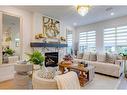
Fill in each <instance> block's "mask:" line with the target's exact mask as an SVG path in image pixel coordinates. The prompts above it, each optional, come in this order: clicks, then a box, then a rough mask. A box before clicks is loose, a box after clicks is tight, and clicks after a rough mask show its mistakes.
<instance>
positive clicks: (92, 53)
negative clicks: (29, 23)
mask: <svg viewBox="0 0 127 95" xmlns="http://www.w3.org/2000/svg"><path fill="white" fill-rule="evenodd" d="M96 60H97V55H96V53H95V52H91V53H90V61H96Z"/></svg>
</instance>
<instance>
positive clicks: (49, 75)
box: [38, 70, 54, 79]
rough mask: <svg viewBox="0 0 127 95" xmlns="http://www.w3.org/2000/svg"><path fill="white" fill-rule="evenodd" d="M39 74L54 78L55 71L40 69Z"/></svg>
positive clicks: (41, 76) (43, 76)
mask: <svg viewBox="0 0 127 95" xmlns="http://www.w3.org/2000/svg"><path fill="white" fill-rule="evenodd" d="M38 76H39V77H40V78H45V79H53V78H54V73H53V72H51V71H42V70H40V71H39V72H38Z"/></svg>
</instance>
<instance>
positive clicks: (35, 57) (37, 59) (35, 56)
mask: <svg viewBox="0 0 127 95" xmlns="http://www.w3.org/2000/svg"><path fill="white" fill-rule="evenodd" d="M27 55H28V56H29V60H28V61H29V62H31V63H33V64H35V65H40V67H41V69H42V67H43V66H44V64H43V63H44V61H45V57H44V56H43V55H42V54H41V52H39V51H34V52H33V53H32V54H27Z"/></svg>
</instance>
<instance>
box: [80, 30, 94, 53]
mask: <svg viewBox="0 0 127 95" xmlns="http://www.w3.org/2000/svg"><path fill="white" fill-rule="evenodd" d="M79 49H80V52H84V51H95V50H96V31H88V32H81V33H80V34H79Z"/></svg>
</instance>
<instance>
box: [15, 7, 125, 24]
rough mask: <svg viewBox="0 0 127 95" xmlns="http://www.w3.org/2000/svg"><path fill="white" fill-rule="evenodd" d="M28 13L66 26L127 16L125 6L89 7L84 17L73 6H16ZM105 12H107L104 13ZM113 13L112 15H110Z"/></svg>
mask: <svg viewBox="0 0 127 95" xmlns="http://www.w3.org/2000/svg"><path fill="white" fill-rule="evenodd" d="M16 7H18V8H21V9H24V10H27V11H30V12H40V13H41V14H43V15H46V16H49V17H52V18H55V19H58V20H60V21H61V22H64V23H65V24H67V25H70V26H74V25H73V24H74V23H76V24H77V25H76V24H75V25H76V26H80V25H86V24H90V23H95V22H98V21H103V20H107V19H111V18H116V17H120V16H125V15H127V6H91V8H90V10H89V12H88V14H87V15H85V16H84V17H82V16H80V15H79V14H78V13H77V12H76V7H75V6H16ZM106 10H107V11H106ZM111 12H114V15H112V16H111V15H110V14H111Z"/></svg>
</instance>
